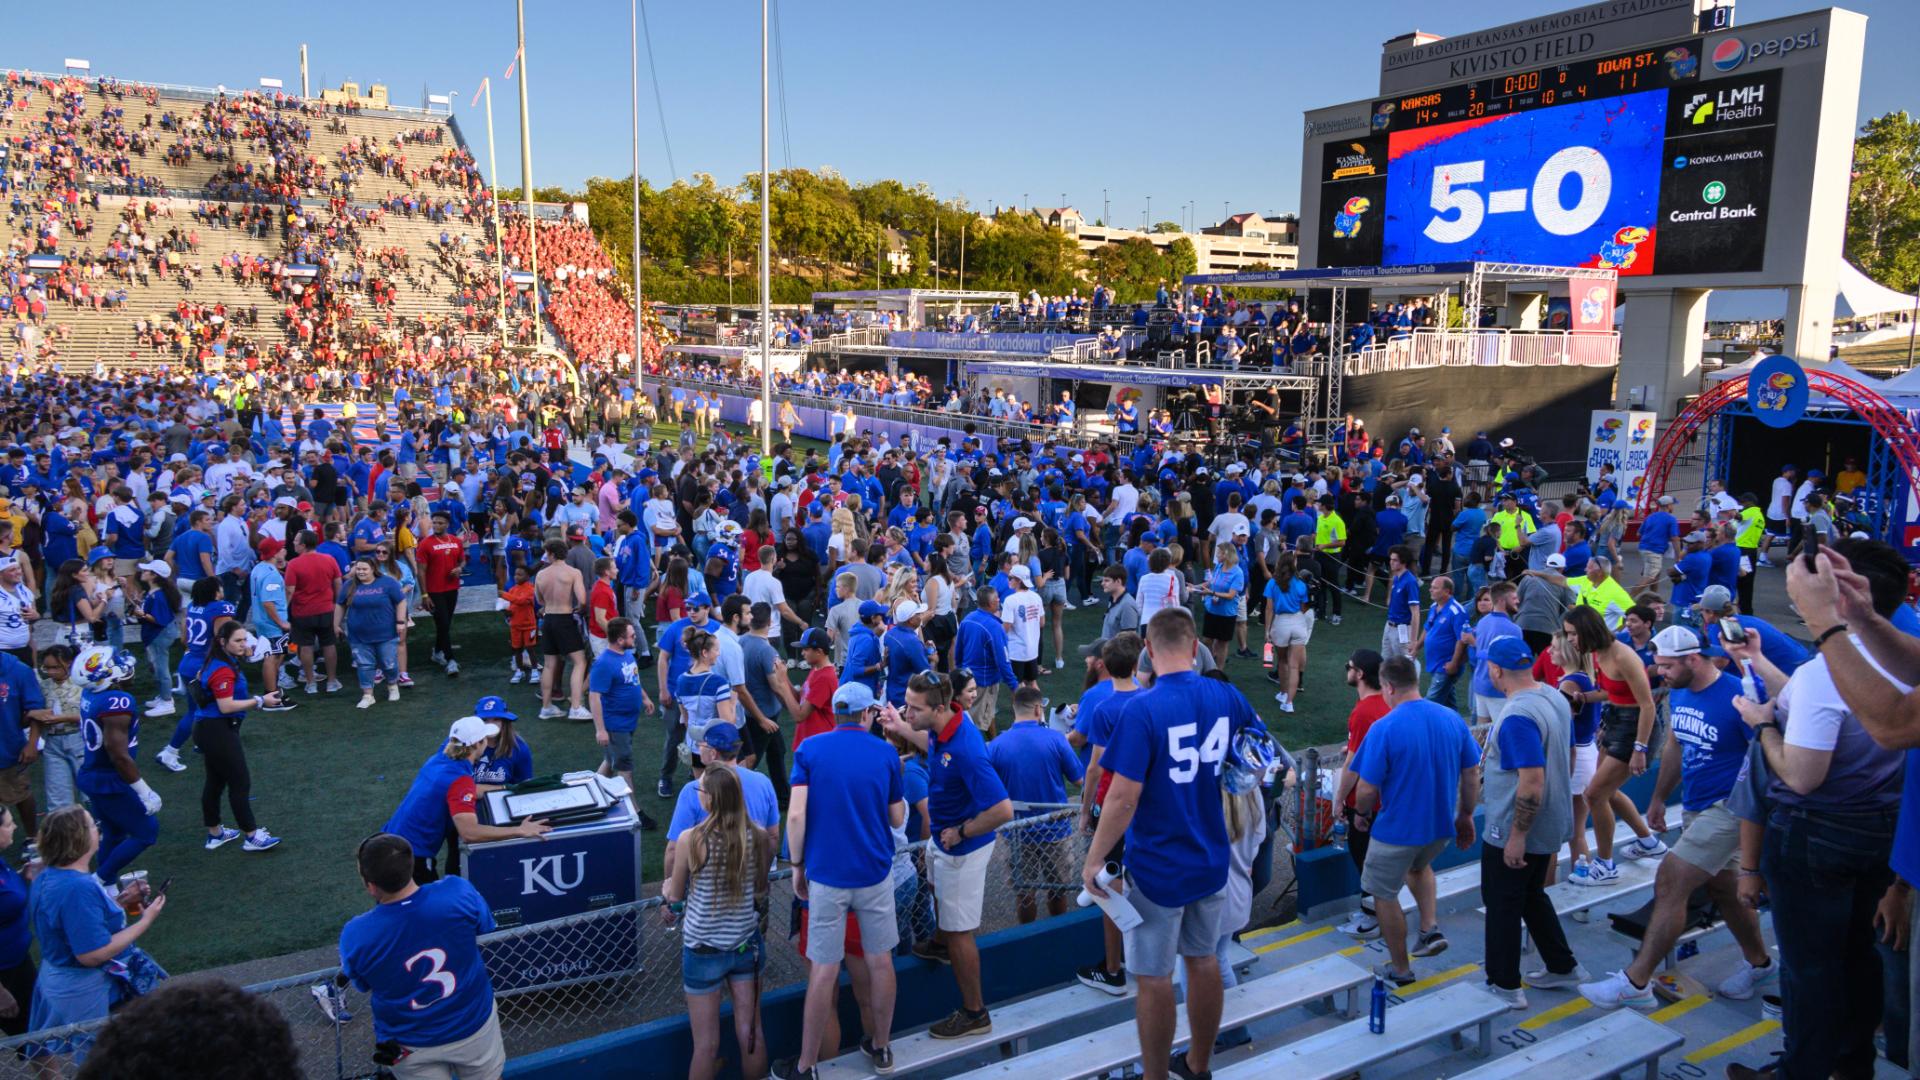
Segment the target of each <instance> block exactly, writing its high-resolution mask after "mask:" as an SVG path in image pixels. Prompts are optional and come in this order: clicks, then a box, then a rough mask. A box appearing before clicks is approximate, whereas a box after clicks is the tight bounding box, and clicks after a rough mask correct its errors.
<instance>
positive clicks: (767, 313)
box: [760, 0, 773, 461]
mask: <svg viewBox="0 0 1920 1080" xmlns="http://www.w3.org/2000/svg"><path fill="white" fill-rule="evenodd" d="M767 159H768V154H767V0H760V460H762V461H768V460H771V459H772V457H773V321H772V320H773V315H772V311H771V308H770V306H769V303H768V296H767V294H768V291H769V290H771V289H772V288H773V271H772V267H771V266H770V264H769V262H768V260H769V259H770V258H771V255H772V244H771V242H770V240H769V238H768V232H767V229H768V228H769V221H770V218H771V215H769V214H768V212H767V199H768V196H769V194H770V193H771V191H772V185H771V184H770V183H768V180H767V168H768V162H767Z"/></svg>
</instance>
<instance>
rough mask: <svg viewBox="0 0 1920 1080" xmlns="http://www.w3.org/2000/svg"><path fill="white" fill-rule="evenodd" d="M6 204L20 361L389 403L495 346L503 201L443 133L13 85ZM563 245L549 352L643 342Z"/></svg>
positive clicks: (10, 334)
mask: <svg viewBox="0 0 1920 1080" xmlns="http://www.w3.org/2000/svg"><path fill="white" fill-rule="evenodd" d="M0 202H4V204H5V210H6V218H5V221H4V223H3V224H0V241H3V242H4V245H5V246H4V254H3V255H0V270H4V274H5V277H4V288H3V289H0V323H3V324H4V327H5V328H4V331H0V334H4V340H5V344H6V349H7V352H6V356H7V358H8V359H9V360H13V359H15V358H19V359H22V360H25V361H27V362H29V363H56V364H61V365H65V366H68V367H78V368H83V369H84V368H91V367H92V366H94V365H95V364H96V363H100V362H105V363H109V364H121V363H127V362H134V363H137V364H139V365H140V366H152V365H154V364H171V365H184V366H186V367H189V368H215V369H217V368H220V367H223V366H225V365H227V364H243V365H245V366H246V367H248V368H252V369H265V370H267V371H269V372H272V371H282V372H290V373H294V374H300V373H301V369H311V368H321V369H325V368H328V367H333V368H349V369H356V370H360V371H362V372H363V374H364V375H365V376H366V378H367V381H368V382H372V383H377V382H379V381H381V379H382V377H383V376H391V374H392V373H393V372H395V371H397V370H401V369H405V370H408V371H413V372H419V371H423V370H431V369H433V368H436V367H444V366H451V365H456V364H460V363H464V362H469V361H472V360H475V359H478V358H479V357H480V356H481V355H482V354H483V352H484V351H485V350H486V349H488V348H489V342H490V341H497V337H498V334H497V331H496V326H497V323H498V312H499V309H500V290H499V285H498V281H497V276H496V270H495V267H496V260H497V249H496V248H495V247H494V244H493V240H492V206H491V203H490V194H489V191H488V189H487V187H486V185H485V184H483V183H482V182H481V177H480V174H479V172H478V170H477V168H476V167H475V165H474V162H473V157H472V155H471V154H470V153H469V152H468V151H467V149H466V148H465V147H464V146H463V145H462V144H461V143H460V140H459V136H458V132H457V129H455V128H454V127H453V126H452V125H451V124H450V123H449V122H448V121H447V120H445V119H444V118H437V117H425V116H420V115H400V114H398V113H394V114H388V113H383V112H380V111H372V110H368V111H362V110H344V109H342V108H339V107H332V106H323V105H321V104H320V103H318V102H307V101H302V100H300V99H298V98H297V97H293V96H289V95H285V94H280V93H275V94H272V95H267V94H262V93H256V92H247V93H240V94H225V93H219V92H215V91H191V90H186V89H183V88H166V89H160V88H154V87H147V86H141V85H138V84H127V83H118V82H115V81H113V80H107V79H91V80H83V79H78V78H71V77H65V76H48V75H40V74H29V73H23V72H17V71H16V72H9V73H8V74H7V75H6V78H5V82H4V84H3V85H0ZM518 228H519V229H520V235H521V238H522V239H521V241H520V242H521V244H522V245H523V246H524V225H520V226H518ZM546 231H547V230H543V235H545V233H546ZM551 231H552V232H553V235H552V236H551V237H550V238H548V239H547V241H546V242H547V243H548V244H551V245H552V246H553V248H554V254H555V256H556V257H555V259H554V260H553V261H547V260H542V261H543V263H545V265H543V266H542V279H543V282H544V283H545V286H546V288H547V289H548V290H549V293H550V295H549V303H550V304H551V306H552V316H553V324H552V330H553V336H554V337H556V338H557V339H558V340H559V342H560V343H561V344H562V345H563V346H565V347H566V348H567V350H568V351H569V352H571V353H574V354H576V355H585V356H592V357H609V356H611V355H612V354H613V348H612V343H613V342H615V339H616V338H618V339H620V340H624V341H630V340H631V337H632V325H633V323H632V312H631V307H630V304H629V302H628V300H627V299H626V297H625V295H624V294H622V293H618V292H616V291H614V290H613V289H611V288H609V287H608V286H607V285H606V284H604V283H603V282H601V281H600V280H599V279H598V277H597V276H595V275H594V274H593V273H591V271H610V270H611V268H612V264H611V263H610V262H609V261H608V260H607V258H606V255H605V253H604V252H602V251H600V250H599V248H598V246H597V244H595V243H594V242H593V239H592V234H591V233H590V232H589V231H588V230H586V229H585V228H584V227H573V228H564V227H563V228H554V229H552V230H551ZM30 259H31V260H32V262H33V264H34V265H33V266H31V267H30V266H29V260H30ZM508 300H509V304H508V312H507V318H508V332H509V336H510V339H511V340H512V341H513V342H514V343H517V344H523V345H531V344H535V343H537V342H538V341H539V340H540V339H541V338H542V336H543V335H540V334H538V333H537V332H536V329H535V326H534V321H533V316H532V305H531V303H530V301H529V298H528V297H526V296H525V295H524V294H518V293H515V294H511V295H509V297H508ZM616 309H617V310H616ZM622 327H623V328H624V329H622ZM627 351H629V352H630V351H631V346H630V345H629V346H628V348H627Z"/></svg>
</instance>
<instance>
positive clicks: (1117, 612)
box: [1100, 593, 1140, 638]
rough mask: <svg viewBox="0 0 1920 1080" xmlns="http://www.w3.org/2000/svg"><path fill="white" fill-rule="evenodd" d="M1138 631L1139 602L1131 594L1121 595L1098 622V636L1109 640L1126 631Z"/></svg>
mask: <svg viewBox="0 0 1920 1080" xmlns="http://www.w3.org/2000/svg"><path fill="white" fill-rule="evenodd" d="M1139 629H1140V601H1138V600H1135V599H1134V598H1133V594H1131V593H1122V594H1121V596H1120V599H1118V600H1115V601H1114V602H1113V606H1112V607H1109V608H1108V609H1107V614H1106V617H1105V618H1103V619H1101V620H1100V636H1101V637H1103V638H1111V637H1112V636H1113V635H1115V634H1122V633H1125V632H1127V631H1128V630H1133V631H1138V630H1139Z"/></svg>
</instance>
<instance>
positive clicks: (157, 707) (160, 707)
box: [146, 698, 174, 716]
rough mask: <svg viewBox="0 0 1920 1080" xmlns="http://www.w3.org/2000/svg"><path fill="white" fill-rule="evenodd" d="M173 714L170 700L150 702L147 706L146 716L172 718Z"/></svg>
mask: <svg viewBox="0 0 1920 1080" xmlns="http://www.w3.org/2000/svg"><path fill="white" fill-rule="evenodd" d="M173 713H174V705H173V699H172V698H167V699H166V700H164V701H159V700H156V701H152V702H149V703H148V705H147V711H146V715H147V716H172V715H173Z"/></svg>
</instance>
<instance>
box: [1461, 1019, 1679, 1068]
mask: <svg viewBox="0 0 1920 1080" xmlns="http://www.w3.org/2000/svg"><path fill="white" fill-rule="evenodd" d="M1686 1041H1687V1040H1686V1039H1685V1038H1684V1037H1682V1036H1681V1034H1680V1033H1679V1032H1677V1031H1675V1030H1673V1029H1672V1028H1670V1027H1667V1026H1666V1025H1665V1024H1661V1023H1657V1022H1655V1021H1653V1020H1649V1019H1647V1018H1646V1017H1644V1016H1642V1015H1640V1014H1639V1013H1637V1012H1634V1011H1633V1010H1632V1009H1619V1010H1617V1011H1614V1012H1611V1013H1608V1014H1607V1015H1606V1016H1604V1017H1602V1018H1601V1019H1599V1020H1595V1021H1594V1022H1592V1023H1590V1024H1582V1025H1580V1026H1579V1027H1577V1028H1574V1029H1573V1030H1571V1031H1567V1032H1564V1033H1562V1034H1559V1035H1556V1036H1554V1037H1553V1038H1551V1039H1544V1040H1542V1041H1540V1042H1537V1043H1534V1044H1533V1045H1532V1046H1526V1047H1522V1048H1520V1049H1519V1050H1515V1051H1514V1052H1513V1053H1511V1054H1508V1055H1507V1056H1505V1057H1503V1058H1500V1059H1498V1060H1496V1061H1490V1062H1488V1063H1486V1064H1485V1065H1482V1066H1480V1067H1479V1068H1477V1069H1475V1070H1473V1071H1472V1072H1469V1073H1462V1074H1460V1076H1458V1077H1456V1078H1455V1080H1529V1078H1532V1077H1536V1076H1543V1077H1552V1078H1553V1080H1607V1078H1609V1077H1614V1076H1618V1075H1620V1074H1622V1073H1625V1072H1627V1071H1628V1070H1630V1069H1633V1068H1635V1067H1637V1066H1645V1068H1646V1077H1647V1080H1658V1077H1659V1076H1660V1055H1662V1054H1664V1053H1666V1052H1668V1051H1669V1050H1673V1049H1676V1048H1678V1047H1679V1046H1680V1044H1682V1043H1684V1042H1686Z"/></svg>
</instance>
